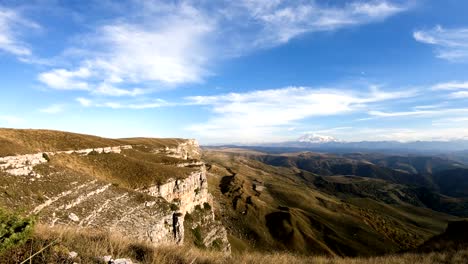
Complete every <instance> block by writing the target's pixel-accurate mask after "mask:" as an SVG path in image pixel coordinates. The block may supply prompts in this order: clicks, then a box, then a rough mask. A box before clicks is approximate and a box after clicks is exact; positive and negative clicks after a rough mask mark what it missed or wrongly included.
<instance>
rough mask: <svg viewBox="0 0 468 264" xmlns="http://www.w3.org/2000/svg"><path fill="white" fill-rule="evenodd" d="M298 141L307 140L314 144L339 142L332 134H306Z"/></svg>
mask: <svg viewBox="0 0 468 264" xmlns="http://www.w3.org/2000/svg"><path fill="white" fill-rule="evenodd" d="M297 141H298V142H307V143H313V144H321V143H329V142H338V140H337V139H335V138H334V137H332V136H323V135H318V134H305V135H303V136H301V137H300V138H298V139H297Z"/></svg>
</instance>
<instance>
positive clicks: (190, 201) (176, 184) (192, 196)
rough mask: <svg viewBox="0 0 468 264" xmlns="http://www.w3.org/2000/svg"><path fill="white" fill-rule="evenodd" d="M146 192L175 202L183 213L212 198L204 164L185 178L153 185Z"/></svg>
mask: <svg viewBox="0 0 468 264" xmlns="http://www.w3.org/2000/svg"><path fill="white" fill-rule="evenodd" d="M146 192H147V193H148V194H149V195H151V196H156V197H162V198H164V199H165V200H166V201H168V202H170V203H175V204H176V205H177V206H178V207H179V210H180V212H182V214H185V213H187V212H188V213H190V212H192V211H193V209H194V208H195V206H196V205H203V203H209V202H210V199H211V196H210V195H209V193H208V181H207V179H206V168H205V165H204V164H203V165H202V166H200V169H199V170H198V171H196V172H193V173H191V174H190V176H188V177H187V178H185V179H177V180H174V179H172V180H169V181H168V182H167V183H165V184H162V185H159V186H154V187H151V188H149V189H148V190H147V191H146Z"/></svg>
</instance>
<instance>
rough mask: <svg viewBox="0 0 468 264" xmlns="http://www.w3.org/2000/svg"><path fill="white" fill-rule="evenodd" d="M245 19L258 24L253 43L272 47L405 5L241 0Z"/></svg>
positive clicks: (387, 14)
mask: <svg viewBox="0 0 468 264" xmlns="http://www.w3.org/2000/svg"><path fill="white" fill-rule="evenodd" d="M240 3H241V4H240V5H241V6H242V7H244V8H245V10H243V12H245V13H246V14H247V16H248V17H247V21H253V22H254V23H256V24H258V25H260V27H259V28H258V29H257V30H258V32H257V35H256V36H254V37H255V40H254V41H253V42H251V43H253V44H255V45H257V46H275V45H278V44H282V43H285V42H288V41H289V40H291V39H293V38H295V37H297V36H299V35H301V34H304V33H309V32H319V31H330V30H337V29H341V28H345V27H351V26H356V25H361V24H367V23H372V22H376V21H382V20H384V19H386V18H388V17H390V16H393V15H395V14H398V13H401V12H403V11H405V10H407V9H408V8H409V6H405V5H401V4H397V3H395V2H392V1H384V0H381V1H354V2H347V3H346V4H344V5H335V6H333V5H320V4H319V3H318V2H315V1H308V2H299V1H298V2H297V3H295V4H290V3H289V2H287V1H281V0H280V1H261V0H244V1H241V2H240Z"/></svg>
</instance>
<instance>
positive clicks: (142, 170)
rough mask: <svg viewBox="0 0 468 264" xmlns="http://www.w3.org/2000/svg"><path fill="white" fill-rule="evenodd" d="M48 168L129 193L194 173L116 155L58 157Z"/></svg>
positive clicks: (136, 158) (186, 169) (191, 169)
mask: <svg viewBox="0 0 468 264" xmlns="http://www.w3.org/2000/svg"><path fill="white" fill-rule="evenodd" d="M135 152H136V151H135ZM150 155H151V154H150ZM51 164H53V165H57V166H60V167H64V168H68V169H71V170H73V171H78V172H81V173H84V174H87V175H92V176H93V177H96V178H98V179H100V180H103V181H107V182H110V183H113V184H117V185H119V186H121V187H126V188H131V189H135V188H145V187H150V186H153V185H155V184H162V183H165V182H166V181H167V180H168V179H169V178H175V179H182V178H186V177H187V176H188V175H190V173H192V172H194V171H195V170H196V169H197V168H189V167H187V168H186V167H180V168H179V167H175V166H171V165H165V164H159V163H156V162H152V161H148V160H144V159H141V158H138V157H130V156H124V155H121V154H115V153H108V154H96V155H86V156H79V155H66V154H61V155H56V156H54V157H53V158H52V159H51Z"/></svg>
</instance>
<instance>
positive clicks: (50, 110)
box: [39, 104, 65, 114]
mask: <svg viewBox="0 0 468 264" xmlns="http://www.w3.org/2000/svg"><path fill="white" fill-rule="evenodd" d="M64 109H65V106H64V105H63V104H53V105H50V106H48V107H45V108H42V109H39V111H40V112H42V113H47V114H58V113H61V112H63V110H64Z"/></svg>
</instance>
